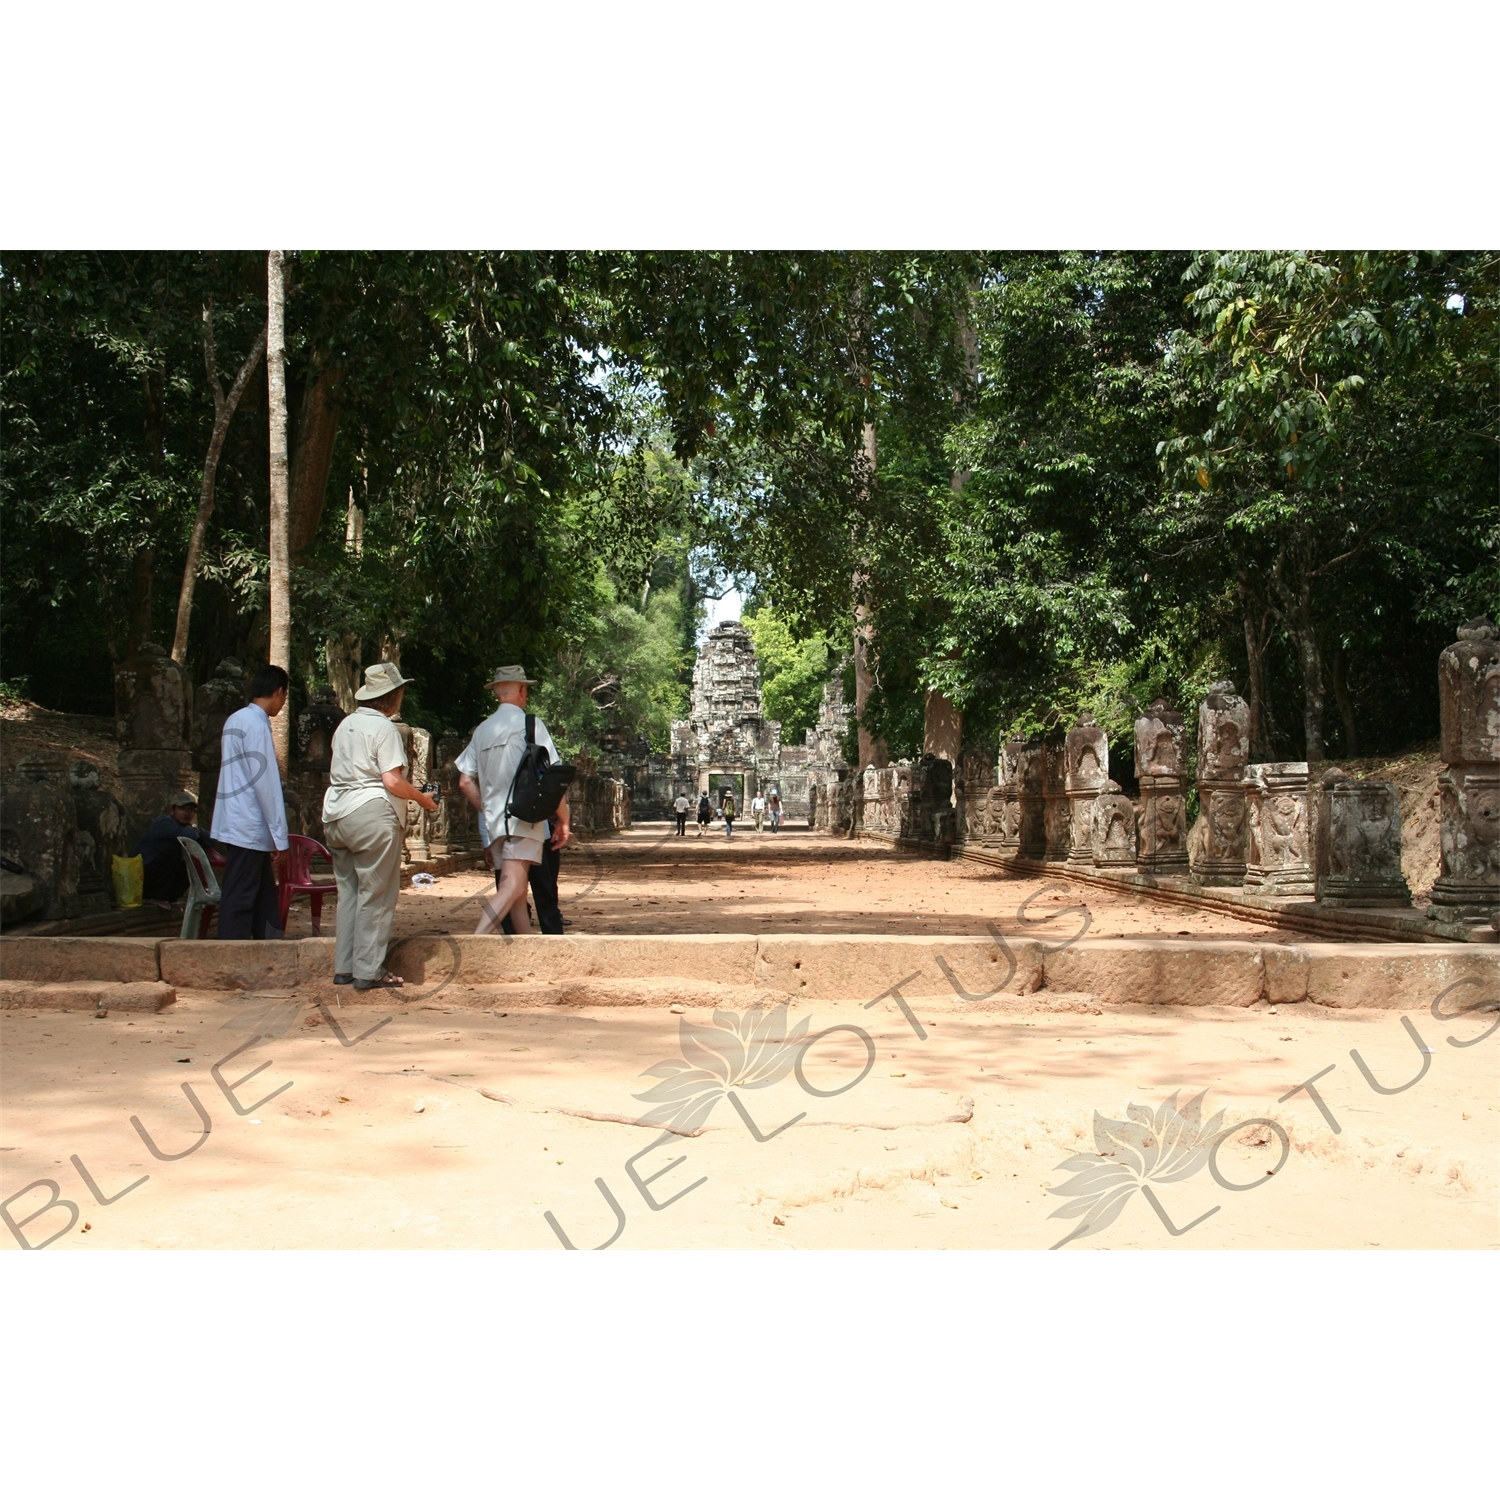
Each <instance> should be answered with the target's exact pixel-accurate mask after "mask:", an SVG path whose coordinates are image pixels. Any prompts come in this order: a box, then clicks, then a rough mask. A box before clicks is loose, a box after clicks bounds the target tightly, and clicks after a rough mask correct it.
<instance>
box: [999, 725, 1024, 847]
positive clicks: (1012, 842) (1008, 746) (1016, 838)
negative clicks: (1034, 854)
mask: <svg viewBox="0 0 1500 1500" xmlns="http://www.w3.org/2000/svg"><path fill="white" fill-rule="evenodd" d="M1025 756H1026V741H1025V740H1006V742H1005V743H1004V744H1003V745H1001V747H1000V760H999V764H998V765H997V766H996V768H995V774H996V776H998V777H999V783H1000V784H999V791H1000V797H1001V803H1000V839H999V847H1000V850H1001V852H1002V853H1003V854H1009V855H1017V854H1019V853H1020V852H1021V781H1022V762H1023V760H1024V758H1025Z"/></svg>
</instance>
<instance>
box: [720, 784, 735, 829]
mask: <svg viewBox="0 0 1500 1500" xmlns="http://www.w3.org/2000/svg"><path fill="white" fill-rule="evenodd" d="M723 810H724V837H725V838H726V839H728V838H733V837H734V793H733V792H727V793H726V794H725V796H724V809H723Z"/></svg>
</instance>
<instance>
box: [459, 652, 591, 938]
mask: <svg viewBox="0 0 1500 1500" xmlns="http://www.w3.org/2000/svg"><path fill="white" fill-rule="evenodd" d="M534 684H535V679H534V678H531V677H528V676H527V675H526V672H525V669H524V668H522V667H519V666H509V667H497V668H496V670H495V674H494V676H493V677H491V678H490V691H491V692H492V693H494V695H495V697H496V698H498V699H499V701H500V706H499V708H497V709H496V710H495V712H494V713H492V714H491V715H490V716H489V718H487V719H486V720H485V721H484V723H483V724H481V725H480V726H479V728H478V729H476V730H475V731H474V737H473V739H471V740H470V741H469V743H468V746H467V748H466V749H465V750H464V752H463V754H462V755H460V756H459V757H458V760H457V761H456V762H455V764H456V765H457V767H458V770H459V778H458V786H459V790H460V791H461V792H462V793H463V794H464V797H465V798H466V799H467V800H468V802H469V805H470V806H471V807H474V808H475V809H477V810H478V811H480V812H482V813H483V814H484V821H485V824H486V825H487V828H486V831H487V832H488V833H489V835H490V836H491V838H492V839H493V842H492V843H491V844H490V846H489V848H488V850H487V851H486V852H487V853H488V855H489V858H490V863H491V866H492V868H494V869H497V870H499V872H500V883H499V886H498V888H497V889H496V892H495V894H494V896H492V897H491V898H490V900H489V901H487V902H486V903H485V906H484V910H483V913H482V914H481V916H480V918H479V925H478V926H477V927H476V928H475V929H474V931H475V933H476V934H481V935H482V934H484V933H491V932H493V931H494V930H495V929H496V928H497V927H498V926H499V925H500V923H501V922H502V921H503V920H504V918H505V917H506V916H509V917H510V920H511V923H512V925H513V926H514V927H515V930H516V932H517V933H522V932H530V931H531V920H530V918H529V916H528V915H527V911H526V888H527V885H528V883H529V878H530V870H531V866H532V865H539V864H541V863H542V844H543V843H544V842H546V841H548V840H550V842H551V844H552V847H553V848H554V849H561V848H562V847H563V845H564V844H566V843H567V842H568V832H569V829H568V824H569V817H568V799H567V795H566V794H564V796H563V799H562V801H561V802H559V803H558V806H557V811H556V812H555V813H554V814H553V815H552V818H551V821H550V824H549V822H548V821H547V820H546V819H543V820H542V821H540V822H536V823H528V822H525V821H523V820H522V819H520V818H518V817H516V816H515V815H514V814H513V813H511V812H509V810H508V809H509V806H510V796H511V790H512V788H513V787H514V785H515V781H516V773H517V772H518V771H519V770H520V768H521V759H522V756H523V755H524V754H525V751H526V729H527V720H528V719H529V720H530V721H531V728H532V738H533V741H534V743H535V744H537V745H540V746H543V747H544V748H545V749H546V750H547V752H548V754H549V755H550V756H551V758H552V760H553V762H554V763H556V762H558V761H560V760H561V757H560V756H559V755H558V753H557V746H556V745H555V744H554V743H553V740H552V736H551V734H549V733H548V731H547V726H546V725H545V724H544V723H543V722H542V721H541V720H540V719H539V718H537V717H536V716H535V715H534V714H528V713H527V712H526V696H527V693H528V692H529V690H530V689H531V688H532V686H534ZM570 774H571V773H570Z"/></svg>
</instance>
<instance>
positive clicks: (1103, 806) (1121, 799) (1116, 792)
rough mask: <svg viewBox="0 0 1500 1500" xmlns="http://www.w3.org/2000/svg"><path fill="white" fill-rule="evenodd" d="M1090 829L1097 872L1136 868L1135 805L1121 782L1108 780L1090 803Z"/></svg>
mask: <svg viewBox="0 0 1500 1500" xmlns="http://www.w3.org/2000/svg"><path fill="white" fill-rule="evenodd" d="M1089 828H1090V834H1091V842H1092V847H1093V855H1094V868H1095V869H1096V870H1131V869H1134V868H1135V803H1133V802H1132V801H1131V800H1130V798H1129V797H1126V796H1124V795H1123V794H1122V793H1121V791H1120V784H1119V782H1117V781H1106V782H1105V783H1104V790H1103V791H1101V792H1100V793H1099V795H1098V796H1097V797H1095V798H1094V800H1093V802H1091V803H1090V804H1089Z"/></svg>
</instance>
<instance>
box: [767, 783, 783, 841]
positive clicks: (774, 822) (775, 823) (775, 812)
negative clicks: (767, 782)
mask: <svg viewBox="0 0 1500 1500" xmlns="http://www.w3.org/2000/svg"><path fill="white" fill-rule="evenodd" d="M766 808H767V810H768V811H769V812H770V814H771V832H772V833H779V832H780V831H781V793H780V791H778V790H777V789H776V788H775V787H774V786H773V787H772V788H771V795H770V796H769V797H767V798H766Z"/></svg>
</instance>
